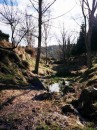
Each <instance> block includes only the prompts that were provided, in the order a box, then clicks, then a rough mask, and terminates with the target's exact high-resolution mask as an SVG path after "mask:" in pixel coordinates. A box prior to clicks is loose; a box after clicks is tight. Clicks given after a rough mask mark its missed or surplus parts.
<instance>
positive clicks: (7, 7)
mask: <svg viewBox="0 0 97 130" xmlns="http://www.w3.org/2000/svg"><path fill="white" fill-rule="evenodd" d="M19 15H20V14H19V9H18V7H17V1H13V0H9V1H7V0H3V4H2V6H0V21H1V22H2V23H4V24H6V25H9V26H10V29H11V42H12V47H11V48H8V49H14V48H16V47H17V46H18V44H19V43H20V42H21V40H22V39H23V38H24V36H25V34H26V33H27V30H25V31H24V27H23V25H22V20H21V18H20V16H19ZM20 21H21V22H20ZM17 36H18V37H17Z"/></svg>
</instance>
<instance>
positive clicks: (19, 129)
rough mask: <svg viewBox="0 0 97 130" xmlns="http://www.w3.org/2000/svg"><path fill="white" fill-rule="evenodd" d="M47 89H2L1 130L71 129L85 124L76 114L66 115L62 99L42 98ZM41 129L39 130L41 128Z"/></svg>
mask: <svg viewBox="0 0 97 130" xmlns="http://www.w3.org/2000/svg"><path fill="white" fill-rule="evenodd" d="M43 93H45V90H31V89H26V90H2V91H0V129H1V130H3V129H4V130H5V129H6V130H38V129H39V128H40V129H41V130H45V128H46V127H47V128H48V129H51V130H57V129H58V130H65V129H66V130H70V129H71V128H73V127H76V126H78V125H80V126H81V127H83V125H82V124H81V123H80V121H79V118H78V117H77V116H74V115H68V116H66V115H64V114H62V112H61V107H62V106H64V105H65V103H63V102H62V101H61V99H60V100H40V99H39V98H35V97H39V95H41V94H43ZM40 129H39V130H40Z"/></svg>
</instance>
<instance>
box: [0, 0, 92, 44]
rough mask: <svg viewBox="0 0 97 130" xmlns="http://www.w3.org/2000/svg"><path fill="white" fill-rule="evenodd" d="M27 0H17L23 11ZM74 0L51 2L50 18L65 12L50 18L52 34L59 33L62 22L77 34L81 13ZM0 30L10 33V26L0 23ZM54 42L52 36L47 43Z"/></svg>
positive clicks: (67, 28) (27, 3)
mask: <svg viewBox="0 0 97 130" xmlns="http://www.w3.org/2000/svg"><path fill="white" fill-rule="evenodd" d="M28 1H29V0H18V5H19V8H20V9H21V10H22V11H24V10H25V8H26V6H27V5H29V2H28ZM49 1H52V0H49ZM76 1H77V2H78V1H79V0H56V2H55V3H54V4H53V6H52V7H51V15H52V16H51V18H54V17H57V16H60V15H62V14H65V13H66V14H65V15H63V16H62V17H59V18H57V19H54V20H52V22H51V23H52V35H57V34H59V32H60V26H61V27H62V25H63V23H64V26H65V28H66V30H67V31H68V32H69V33H71V32H75V33H74V35H75V37H77V36H78V33H76V32H79V30H80V25H81V23H82V13H81V7H80V5H79V4H78V3H77V2H76ZM89 1H91V0H89ZM46 2H47V0H46ZM70 10H71V11H70ZM67 12H68V13H67ZM74 19H75V20H76V22H75V21H74ZM0 30H2V31H3V32H5V33H7V34H10V28H9V27H8V26H6V25H4V24H2V23H0ZM55 43H56V41H55V38H52V40H51V41H50V43H49V44H50V45H52V44H55Z"/></svg>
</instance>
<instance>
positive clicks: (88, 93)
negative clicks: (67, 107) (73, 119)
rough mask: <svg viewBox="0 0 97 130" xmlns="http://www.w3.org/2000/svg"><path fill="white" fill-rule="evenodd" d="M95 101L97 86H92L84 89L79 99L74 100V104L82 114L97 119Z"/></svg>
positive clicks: (96, 99) (96, 98) (96, 100)
mask: <svg viewBox="0 0 97 130" xmlns="http://www.w3.org/2000/svg"><path fill="white" fill-rule="evenodd" d="M95 102H97V88H95V87H93V86H92V87H88V88H85V89H83V90H82V93H81V95H80V97H79V99H78V100H76V101H73V102H72V104H73V105H74V106H75V107H76V108H77V110H78V111H79V112H80V113H81V115H82V116H84V117H86V118H88V119H97V108H96V107H94V106H93V104H94V103H95Z"/></svg>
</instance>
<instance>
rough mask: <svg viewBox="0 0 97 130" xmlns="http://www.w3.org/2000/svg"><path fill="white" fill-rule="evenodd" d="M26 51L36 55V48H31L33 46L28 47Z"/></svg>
mask: <svg viewBox="0 0 97 130" xmlns="http://www.w3.org/2000/svg"><path fill="white" fill-rule="evenodd" d="M25 52H26V53H28V54H29V55H31V56H34V53H35V51H34V48H31V47H26V48H25Z"/></svg>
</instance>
